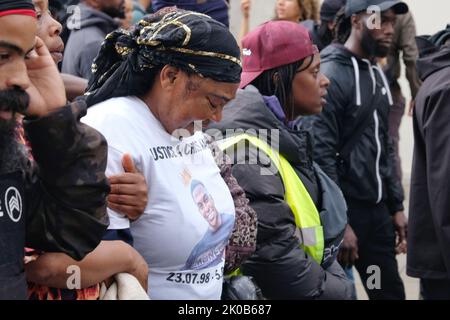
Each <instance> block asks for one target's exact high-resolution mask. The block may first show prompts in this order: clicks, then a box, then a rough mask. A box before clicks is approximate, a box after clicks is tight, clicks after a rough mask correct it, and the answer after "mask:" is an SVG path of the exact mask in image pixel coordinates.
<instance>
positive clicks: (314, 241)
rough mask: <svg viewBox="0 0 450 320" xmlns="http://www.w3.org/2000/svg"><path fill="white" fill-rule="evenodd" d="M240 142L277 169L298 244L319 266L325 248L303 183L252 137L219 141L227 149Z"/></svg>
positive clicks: (309, 197) (279, 155)
mask: <svg viewBox="0 0 450 320" xmlns="http://www.w3.org/2000/svg"><path fill="white" fill-rule="evenodd" d="M242 140H247V141H249V142H250V143H251V144H253V145H254V146H255V147H257V148H259V149H260V150H262V151H263V152H264V153H265V154H267V156H268V157H269V158H270V160H271V161H272V162H273V163H274V165H275V166H276V168H277V170H278V172H279V173H280V176H281V179H282V180H283V184H284V189H285V194H284V198H285V200H286V202H287V203H288V205H289V207H290V208H291V210H292V212H293V213H294V217H295V224H296V225H297V227H298V229H299V230H300V236H301V237H300V238H301V240H302V243H301V244H300V245H301V247H302V248H303V249H304V250H305V251H306V252H307V253H308V254H309V255H310V256H311V257H312V258H313V259H314V260H315V261H316V262H317V263H318V264H321V263H322V259H323V254H324V247H325V240H324V233H323V227H322V223H321V221H320V215H319V212H318V211H317V208H316V206H315V204H314V201H313V200H312V199H311V196H310V195H309V193H308V191H307V190H306V188H305V186H304V185H303V182H302V181H301V180H300V178H299V177H298V175H297V173H296V172H295V170H294V168H292V166H291V165H290V163H289V162H288V161H287V160H286V159H285V158H284V157H283V156H282V155H281V154H280V153H279V152H278V151H276V150H274V149H272V148H271V147H270V146H269V145H268V144H267V143H266V142H264V141H262V140H260V139H258V138H257V137H255V136H251V135H248V134H239V135H236V136H234V137H231V138H227V139H225V140H222V141H219V147H220V148H221V149H222V150H226V149H228V148H229V147H231V146H234V145H236V144H237V143H238V142H240V141H242Z"/></svg>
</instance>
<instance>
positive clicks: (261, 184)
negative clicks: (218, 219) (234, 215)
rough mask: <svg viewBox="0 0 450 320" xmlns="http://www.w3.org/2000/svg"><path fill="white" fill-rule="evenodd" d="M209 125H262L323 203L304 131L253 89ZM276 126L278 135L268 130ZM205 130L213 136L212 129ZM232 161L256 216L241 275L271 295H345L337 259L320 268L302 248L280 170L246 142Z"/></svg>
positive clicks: (245, 127) (223, 127) (313, 195)
mask: <svg viewBox="0 0 450 320" xmlns="http://www.w3.org/2000/svg"><path fill="white" fill-rule="evenodd" d="M211 127H212V128H215V129H219V131H220V132H221V133H225V132H226V131H227V130H230V129H234V130H235V129H243V130H244V131H246V132H248V131H247V130H249V129H250V130H252V129H253V132H259V133H261V132H263V131H257V130H258V129H265V130H266V132H267V133H268V135H269V139H268V140H267V142H268V143H269V144H270V142H271V141H273V142H274V143H275V140H278V141H279V152H280V153H281V154H282V155H283V156H284V157H285V158H286V159H287V160H288V161H289V162H290V164H291V165H292V166H293V167H294V169H295V170H296V172H297V174H298V175H299V177H300V179H301V180H302V182H303V184H304V185H305V187H306V189H307V190H308V192H309V194H310V196H311V198H312V199H313V201H314V202H315V204H316V207H318V208H320V207H321V203H320V202H321V201H320V200H321V190H320V187H319V184H318V181H317V177H316V174H315V171H314V169H313V162H312V156H311V155H312V153H311V152H312V150H311V144H310V140H309V135H308V133H306V132H302V131H297V130H290V129H288V128H287V127H286V126H285V125H284V123H283V122H281V121H280V120H278V118H276V117H275V115H274V114H273V113H272V111H271V110H270V109H269V108H268V107H267V106H266V104H265V102H264V100H263V97H262V96H261V95H260V94H259V92H258V91H257V90H256V88H254V87H252V86H248V87H247V88H246V89H245V90H239V91H238V94H237V97H236V99H235V100H233V101H232V102H231V103H229V104H228V105H227V106H226V107H225V108H224V111H223V119H222V121H221V122H220V123H218V124H213V125H211ZM276 129H279V130H278V132H279V135H278V136H277V134H276V133H275V131H271V130H276ZM231 131H233V130H231ZM241 132H242V131H241ZM208 133H209V134H212V135H214V136H216V137H217V133H216V134H214V132H213V131H210V130H209V131H208ZM229 133H230V132H229ZM248 133H250V132H248ZM250 134H251V133H250ZM259 138H261V136H259ZM228 155H229V156H230V153H228ZM232 160H233V169H232V173H233V176H234V177H235V178H236V179H237V181H238V183H239V185H240V186H241V187H242V188H243V189H244V190H245V192H246V195H247V197H248V199H249V200H250V205H251V206H252V208H253V209H254V210H255V211H256V214H257V217H258V233H257V248H256V252H255V254H254V255H252V256H251V257H250V258H249V259H248V260H247V261H246V263H244V265H243V266H242V267H241V270H242V271H243V272H244V274H247V275H252V276H254V277H255V279H256V281H257V283H258V285H259V286H260V287H261V289H262V291H263V294H264V296H265V297H267V298H269V299H318V298H321V299H348V298H349V292H350V289H349V283H348V280H347V278H346V276H345V274H344V273H343V270H342V269H341V267H340V266H339V265H338V264H337V262H334V263H333V264H331V266H330V267H328V268H327V269H326V270H324V269H323V268H322V267H321V266H320V265H319V264H318V263H316V262H315V261H314V260H313V259H312V258H311V257H310V256H308V255H307V254H306V253H305V251H304V250H303V249H301V248H300V246H299V238H298V232H297V231H296V230H297V227H296V225H295V220H294V214H293V212H292V211H291V209H290V207H289V205H288V204H287V202H286V201H285V200H284V193H285V190H284V185H283V181H282V180H281V177H280V175H279V174H278V173H276V174H271V173H273V171H272V169H273V168H274V166H273V165H272V164H271V161H270V159H269V158H268V157H267V156H266V155H265V154H264V153H263V152H258V151H257V149H256V148H255V147H253V146H251V145H250V146H249V147H248V148H246V149H245V152H236V153H235V154H234V159H232ZM251 161H254V162H251ZM251 163H254V164H251Z"/></svg>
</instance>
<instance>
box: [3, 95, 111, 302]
mask: <svg viewBox="0 0 450 320" xmlns="http://www.w3.org/2000/svg"><path fill="white" fill-rule="evenodd" d="M85 114H86V106H85V104H84V102H74V103H72V104H71V105H70V106H66V107H64V108H62V109H60V110H58V111H56V112H54V113H52V114H49V115H48V116H45V117H42V118H38V119H36V120H32V121H26V122H25V123H24V128H25V133H26V134H27V138H28V140H29V141H30V144H31V147H32V153H33V157H34V160H35V163H36V166H35V167H32V168H31V167H30V168H29V169H30V170H22V171H15V172H10V173H6V174H4V175H1V176H0V199H1V200H0V300H1V299H26V282H25V273H24V261H23V259H24V247H29V248H33V249H37V250H42V251H46V252H63V253H66V254H68V255H69V256H71V257H72V258H74V259H76V260H81V259H82V258H83V257H84V256H85V255H86V254H88V253H89V252H90V251H92V250H93V249H94V248H95V247H96V246H97V245H98V243H99V242H100V241H101V239H102V237H103V234H104V232H105V231H106V228H107V226H108V216H107V214H106V204H105V199H106V196H107V194H108V192H109V185H108V181H107V179H106V177H105V168H106V156H107V153H106V151H107V144H106V140H105V138H104V137H103V136H102V135H101V134H100V133H98V132H97V131H96V130H94V129H92V128H90V127H88V126H87V125H85V124H81V123H80V118H81V117H82V116H83V115H85Z"/></svg>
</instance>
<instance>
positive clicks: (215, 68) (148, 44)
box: [86, 7, 242, 106]
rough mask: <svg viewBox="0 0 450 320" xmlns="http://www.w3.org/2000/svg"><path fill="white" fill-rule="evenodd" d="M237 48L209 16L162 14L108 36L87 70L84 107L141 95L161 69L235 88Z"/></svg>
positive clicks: (168, 10)
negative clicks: (176, 69) (128, 29)
mask: <svg viewBox="0 0 450 320" xmlns="http://www.w3.org/2000/svg"><path fill="white" fill-rule="evenodd" d="M239 57H240V51H239V47H238V45H237V43H236V40H235V39H234V37H233V35H232V34H231V33H230V32H229V30H228V29H227V28H226V27H225V26H224V25H223V24H221V23H220V22H217V21H215V20H213V19H212V18H210V17H209V16H206V15H203V14H200V13H196V12H191V11H185V10H178V9H176V8H175V7H172V8H166V9H163V10H160V11H158V12H157V13H155V14H152V15H148V16H146V17H144V18H143V19H142V20H141V21H139V22H138V23H137V24H136V25H134V26H133V27H132V29H131V30H130V31H127V30H123V29H119V30H117V31H114V32H112V33H110V34H108V35H107V36H106V38H105V40H104V42H103V44H102V47H101V49H100V52H99V54H98V56H97V58H96V59H95V60H94V64H93V65H92V71H93V75H92V77H91V79H90V80H89V85H88V89H87V92H86V96H87V97H86V101H87V103H88V105H89V106H90V105H93V104H95V103H98V102H101V101H104V100H106V99H109V98H112V97H119V96H127V95H140V94H143V93H145V92H147V91H148V90H149V89H150V88H151V85H152V84H153V81H152V80H153V79H154V78H155V76H156V73H157V72H159V70H161V68H162V67H163V66H164V65H172V66H174V67H178V68H180V69H182V70H183V71H185V72H187V73H189V74H192V73H194V74H198V75H200V76H201V77H205V78H211V79H213V80H215V81H220V82H229V83H239V82H240V76H241V71H242V67H241V61H240V60H239Z"/></svg>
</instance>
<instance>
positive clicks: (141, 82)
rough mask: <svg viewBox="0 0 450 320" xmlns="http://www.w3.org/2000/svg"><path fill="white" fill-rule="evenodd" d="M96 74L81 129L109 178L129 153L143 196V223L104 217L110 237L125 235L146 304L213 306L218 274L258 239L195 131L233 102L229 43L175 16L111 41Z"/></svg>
mask: <svg viewBox="0 0 450 320" xmlns="http://www.w3.org/2000/svg"><path fill="white" fill-rule="evenodd" d="M93 68H94V70H95V72H94V75H93V78H91V80H90V85H89V88H88V93H87V99H86V101H87V103H88V105H90V106H92V107H90V109H89V110H88V114H87V116H86V117H85V118H83V121H84V122H85V123H87V124H89V125H91V126H93V127H94V128H96V129H97V130H99V131H100V132H101V133H102V134H103V135H104V136H105V137H106V139H107V141H108V145H109V153H108V166H107V172H106V173H107V174H108V175H111V174H117V173H118V172H120V170H121V158H122V156H123V154H125V153H129V154H130V155H131V156H132V158H133V160H134V163H135V164H136V167H137V169H138V170H139V171H140V172H142V174H143V175H144V176H145V179H146V182H147V185H148V188H149V194H148V199H149V201H148V205H147V207H146V209H145V211H144V214H143V215H142V216H141V217H140V218H139V219H138V220H136V221H130V220H129V219H128V218H127V217H126V216H123V215H122V214H120V213H119V212H116V211H113V210H109V217H110V222H111V224H110V229H115V230H130V231H131V235H132V237H133V241H134V247H135V248H136V249H137V250H138V252H139V253H140V254H141V255H142V256H143V257H144V259H145V260H146V261H147V263H148V266H149V280H148V283H149V289H148V294H149V296H150V298H152V299H220V297H221V291H222V282H223V279H222V278H223V275H224V272H227V271H231V270H232V269H235V268H237V267H238V266H239V264H240V262H242V260H243V259H244V258H245V257H247V256H248V255H249V254H250V253H251V252H252V251H253V250H254V248H255V237H256V220H255V214H254V211H253V210H252V209H251V208H250V207H249V206H248V205H247V203H248V202H247V200H246V198H245V195H244V193H243V191H242V189H241V188H240V187H239V186H238V185H237V183H236V180H235V179H234V178H233V177H232V176H231V173H230V170H229V168H228V167H227V166H225V165H224V163H220V162H219V164H221V166H220V167H219V166H218V163H217V162H218V160H223V158H222V155H221V154H220V153H217V152H215V151H214V152H213V150H214V148H213V146H214V144H213V143H212V141H211V139H210V138H209V137H208V136H206V135H205V134H203V133H202V131H201V128H202V127H204V126H207V125H208V123H209V122H210V121H220V119H221V113H222V108H223V106H224V105H225V104H226V103H227V102H228V101H230V100H232V99H233V98H234V97H235V94H236V90H237V88H238V86H239V81H240V74H241V64H240V60H239V47H238V45H237V43H236V41H235V40H234V38H233V36H232V35H231V33H230V32H229V31H228V29H227V28H226V27H225V26H224V25H222V24H220V23H218V22H217V21H215V20H213V19H211V18H210V17H208V16H205V15H202V14H198V13H194V12H190V11H183V10H175V9H173V8H172V9H168V10H164V11H162V12H161V11H160V12H158V13H156V14H154V15H151V16H147V17H146V18H144V19H143V20H141V21H140V22H139V23H138V24H137V25H135V27H134V28H132V30H131V31H124V30H119V31H115V32H113V33H111V34H109V35H108V36H107V37H106V40H105V42H104V44H103V46H102V49H101V51H100V53H99V56H98V57H97V59H96V60H95V62H94V65H93ZM122 187H123V188H126V186H125V185H123V186H122V185H118V186H117V187H116V188H122ZM113 192H117V190H113ZM121 192H126V190H124V189H121ZM236 219H237V221H235V220H236ZM232 235H233V236H232ZM245 239H247V240H245ZM225 257H227V259H228V261H229V262H230V263H228V264H225V260H226V259H225Z"/></svg>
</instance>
